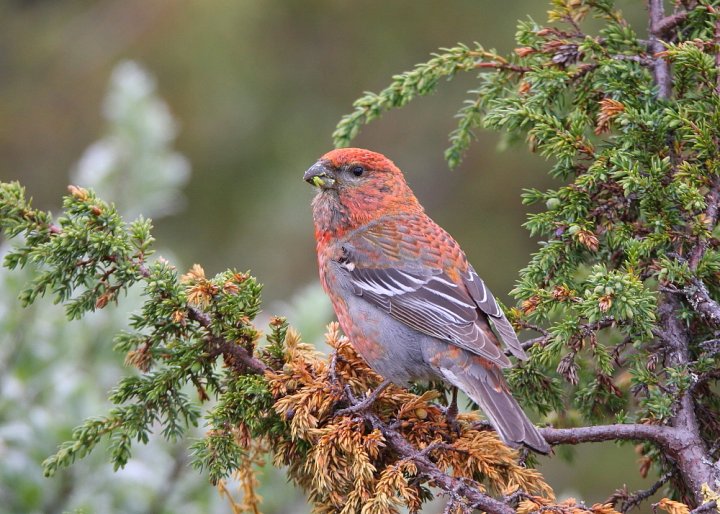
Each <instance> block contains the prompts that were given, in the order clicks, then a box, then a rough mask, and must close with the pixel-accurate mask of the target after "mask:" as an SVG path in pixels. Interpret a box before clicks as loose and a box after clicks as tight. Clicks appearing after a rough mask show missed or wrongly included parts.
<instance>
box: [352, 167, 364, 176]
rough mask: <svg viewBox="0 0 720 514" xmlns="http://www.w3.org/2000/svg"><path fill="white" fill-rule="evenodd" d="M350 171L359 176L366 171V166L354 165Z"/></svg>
mask: <svg viewBox="0 0 720 514" xmlns="http://www.w3.org/2000/svg"><path fill="white" fill-rule="evenodd" d="M350 172H351V173H352V174H353V175H355V176H356V177H359V176H360V175H362V174H363V173H365V168H363V167H362V166H353V167H352V168H350Z"/></svg>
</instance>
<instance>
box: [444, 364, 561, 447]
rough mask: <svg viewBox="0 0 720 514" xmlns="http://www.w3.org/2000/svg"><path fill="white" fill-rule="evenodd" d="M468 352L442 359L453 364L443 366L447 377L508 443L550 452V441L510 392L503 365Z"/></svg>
mask: <svg viewBox="0 0 720 514" xmlns="http://www.w3.org/2000/svg"><path fill="white" fill-rule="evenodd" d="M465 356H466V357H467V359H461V362H457V361H455V362H453V363H448V362H447V361H445V362H444V363H443V364H446V365H447V364H450V365H449V366H447V367H445V366H441V367H440V371H441V373H442V374H443V376H444V377H445V379H446V380H447V381H448V382H450V383H451V384H452V385H454V386H455V387H458V388H459V389H460V390H462V391H464V392H465V394H467V395H468V396H469V397H470V398H471V399H472V400H473V401H474V402H475V403H477V404H478V406H480V408H481V409H482V411H483V413H484V414H485V416H486V417H487V418H488V420H489V421H490V423H491V424H492V426H493V427H494V428H495V430H496V431H497V433H498V434H499V435H500V438H501V439H502V440H503V441H505V443H506V444H508V445H510V446H513V447H518V446H520V445H524V446H527V447H528V448H530V449H532V450H535V451H536V452H539V453H543V454H547V453H550V445H549V444H548V443H547V442H546V441H545V439H544V438H543V436H542V435H540V432H538V429H537V428H536V427H535V425H533V424H532V422H531V421H530V420H529V419H528V417H527V416H526V415H525V413H524V412H523V410H522V408H521V407H520V405H518V403H517V401H515V398H513V397H512V395H511V394H510V391H509V390H508V386H507V382H506V381H505V377H503V375H502V371H500V368H499V367H497V366H495V365H493V364H491V363H489V362H487V361H485V360H484V359H482V358H481V357H478V356H476V355H467V354H465ZM462 361H464V362H462Z"/></svg>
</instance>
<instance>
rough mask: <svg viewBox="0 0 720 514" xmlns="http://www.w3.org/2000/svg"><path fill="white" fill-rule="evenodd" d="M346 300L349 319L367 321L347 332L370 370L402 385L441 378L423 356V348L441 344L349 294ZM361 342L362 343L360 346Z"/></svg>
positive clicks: (354, 324) (354, 325)
mask: <svg viewBox="0 0 720 514" xmlns="http://www.w3.org/2000/svg"><path fill="white" fill-rule="evenodd" d="M346 301H347V305H348V310H349V311H350V316H351V317H352V318H353V319H355V320H358V319H362V320H364V322H363V323H353V327H352V330H350V331H347V330H346V331H345V332H346V334H347V335H348V337H349V338H350V341H351V342H352V343H353V346H354V347H355V348H356V349H357V351H358V353H360V355H362V357H363V358H364V359H365V360H366V361H367V363H368V364H369V365H370V367H372V368H373V369H374V370H375V371H377V372H378V373H380V374H381V375H382V376H383V377H384V378H386V379H389V380H391V381H392V382H394V383H396V384H398V385H402V386H407V385H408V383H409V382H410V381H415V380H419V381H427V380H435V379H438V378H441V377H440V376H439V374H438V373H437V372H435V371H434V370H433V369H432V368H431V367H430V365H429V364H428V363H427V362H426V361H425V359H424V357H423V353H424V352H423V349H425V348H428V347H433V346H435V345H437V343H439V342H440V341H438V340H437V339H435V338H434V337H431V336H428V335H426V334H423V333H422V332H418V331H417V330H414V329H412V328H410V327H408V326H407V325H405V324H403V323H401V322H400V321H397V320H395V319H393V318H392V317H390V316H389V315H388V314H387V313H386V312H384V311H382V310H381V309H379V308H377V307H375V306H374V305H372V304H370V303H368V302H367V301H365V300H364V299H363V298H361V297H359V296H356V295H354V294H350V295H347V296H346ZM353 339H357V343H356V342H355V341H354V340H353ZM360 341H363V344H358V343H359V342H360Z"/></svg>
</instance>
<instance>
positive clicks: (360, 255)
mask: <svg viewBox="0 0 720 514" xmlns="http://www.w3.org/2000/svg"><path fill="white" fill-rule="evenodd" d="M426 223H430V224H431V225H430V226H429V227H419V228H418V227H413V225H412V224H409V225H408V224H407V223H400V222H398V223H392V222H388V223H383V224H382V225H380V224H377V225H374V226H372V227H370V228H369V229H367V230H365V231H363V232H360V233H357V234H355V235H354V236H353V237H351V238H350V239H348V240H347V241H346V243H345V244H344V245H343V256H342V258H341V259H339V261H338V262H339V264H340V268H341V269H342V270H343V272H344V274H345V275H346V277H347V280H348V281H349V283H350V285H351V287H352V289H353V292H354V293H355V294H356V295H358V296H360V297H362V298H363V299H365V300H367V301H368V302H370V303H372V304H374V305H376V306H377V307H379V308H381V309H383V310H385V311H386V312H387V313H388V314H389V315H390V316H392V317H393V318H395V319H397V320H398V321H400V322H402V323H404V324H406V325H408V326H410V327H412V328H414V329H415V330H418V331H420V332H422V333H425V334H428V335H431V336H433V337H437V338H439V339H443V340H445V341H448V342H450V343H453V344H454V345H456V346H458V347H460V348H463V349H465V350H468V351H470V352H472V353H474V354H476V355H479V356H481V357H484V358H485V359H488V360H489V361H491V362H493V363H495V364H497V365H498V366H502V367H506V366H509V365H510V361H509V360H508V358H507V357H506V356H505V354H504V353H503V352H502V350H501V349H500V348H499V347H498V345H497V338H496V336H495V334H494V333H493V332H492V330H491V329H490V325H489V324H488V317H490V318H491V319H492V320H493V321H494V322H495V323H496V328H497V320H500V323H501V324H500V327H501V329H498V332H500V333H501V335H503V336H504V333H503V332H504V331H503V330H502V329H507V328H509V330H510V331H512V327H511V326H510V324H509V323H508V322H507V319H506V318H505V317H504V315H503V314H502V311H501V310H500V309H499V307H498V306H497V303H495V300H494V298H493V297H492V294H491V293H490V292H489V291H488V290H487V288H485V286H484V284H483V283H482V281H480V279H479V277H477V275H476V274H474V271H472V273H469V271H470V268H468V269H467V271H466V272H465V273H464V274H462V275H466V276H461V274H460V273H459V272H455V274H456V275H457V277H456V278H457V280H454V279H453V278H454V277H452V276H451V274H452V271H450V270H447V271H446V270H443V267H442V266H443V262H445V263H447V262H451V261H452V259H453V258H461V259H462V262H464V254H462V251H461V250H460V249H459V247H458V246H457V243H456V242H455V241H454V240H453V239H452V238H450V237H449V236H447V234H446V233H445V232H444V231H442V229H440V228H439V227H438V226H437V225H435V224H434V223H432V222H431V221H429V219H427V222H426ZM428 228H429V229H430V230H428ZM437 230H440V231H442V236H441V239H444V238H445V237H447V238H448V240H446V241H443V242H444V245H442V246H440V247H438V245H437V244H436V242H435V241H436V239H437V234H433V233H432V232H433V231H437ZM448 245H449V246H448ZM468 283H469V285H468ZM483 293H484V294H483ZM503 321H504V322H505V324H506V326H505V325H503V324H502V322H503ZM514 335H515V334H514V332H513V337H514ZM514 340H517V338H516V337H515V339H514ZM506 341H507V339H506ZM518 344H519V343H518ZM521 351H522V349H521ZM513 353H515V352H513Z"/></svg>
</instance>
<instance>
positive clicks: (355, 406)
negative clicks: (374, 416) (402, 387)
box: [335, 379, 392, 416]
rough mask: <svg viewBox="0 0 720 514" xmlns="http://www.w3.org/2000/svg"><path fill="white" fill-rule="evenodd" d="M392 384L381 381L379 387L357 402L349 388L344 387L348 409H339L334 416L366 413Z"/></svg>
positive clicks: (388, 381) (387, 381)
mask: <svg viewBox="0 0 720 514" xmlns="http://www.w3.org/2000/svg"><path fill="white" fill-rule="evenodd" d="M390 384H392V382H391V381H390V380H387V379H386V380H383V381H382V382H381V383H380V385H379V386H377V387H376V388H375V390H373V392H371V393H370V394H369V395H367V396H366V397H365V399H364V400H360V401H358V400H357V399H356V398H355V396H354V395H353V394H352V391H350V388H349V387H348V386H346V387H345V392H346V393H347V396H348V399H349V400H350V403H351V405H350V407H346V408H344V409H340V410H339V411H337V412H336V413H335V415H336V416H347V415H348V414H355V413H357V412H362V411H367V410H370V408H371V407H372V406H373V404H374V403H375V401H376V400H377V399H378V397H379V396H380V394H381V393H382V392H383V391H384V390H385V389H387V388H388V386H390Z"/></svg>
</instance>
